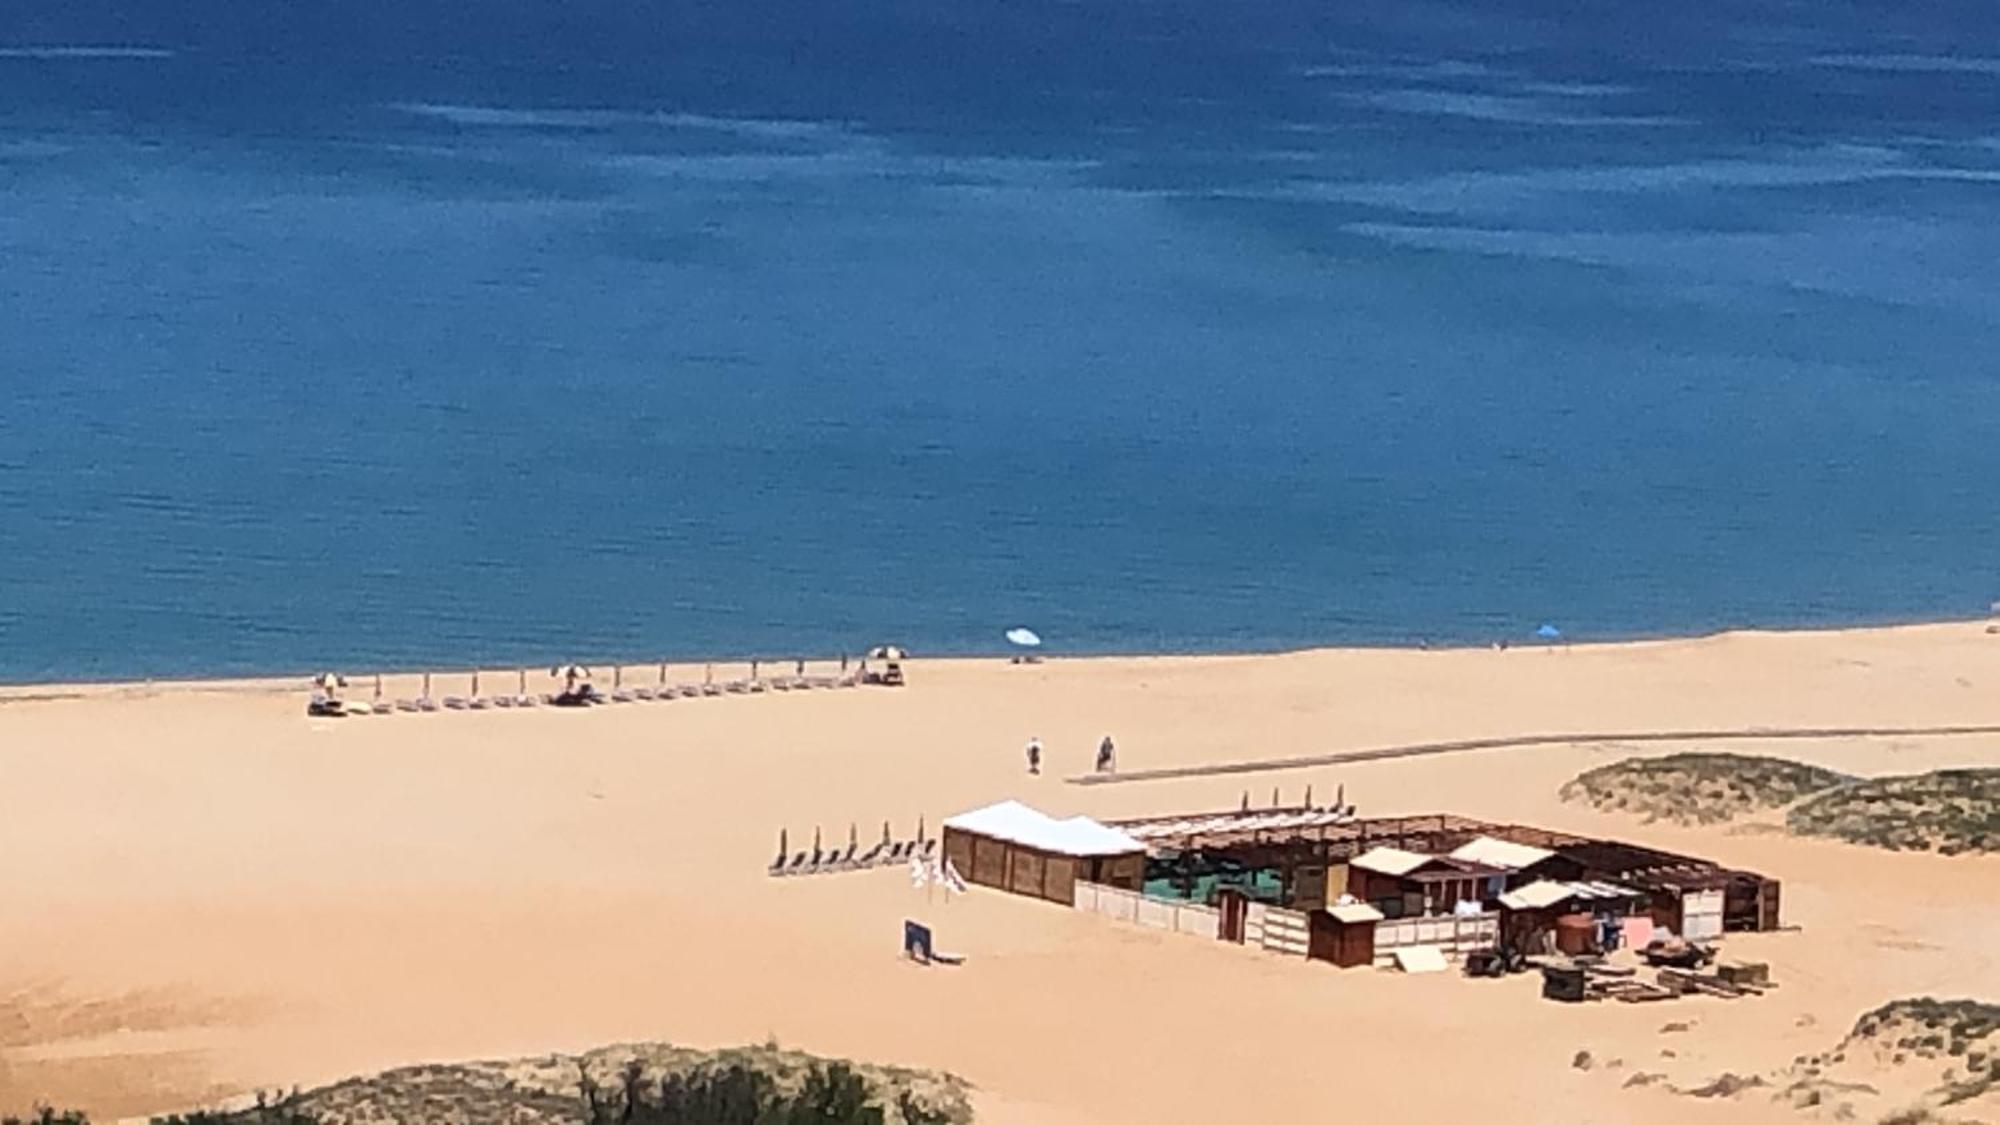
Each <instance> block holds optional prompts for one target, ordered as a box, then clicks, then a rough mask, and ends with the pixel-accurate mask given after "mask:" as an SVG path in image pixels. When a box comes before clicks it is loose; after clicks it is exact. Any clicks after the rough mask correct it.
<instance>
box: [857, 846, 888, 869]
mask: <svg viewBox="0 0 2000 1125" xmlns="http://www.w3.org/2000/svg"><path fill="white" fill-rule="evenodd" d="M888 848H889V845H887V844H877V845H875V846H874V847H872V848H869V849H868V850H867V851H865V852H862V853H861V858H860V859H857V860H855V861H854V865H855V866H856V867H873V866H875V865H876V864H877V863H880V862H881V861H882V853H883V852H885V851H887V850H888Z"/></svg>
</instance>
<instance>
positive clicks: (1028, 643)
mask: <svg viewBox="0 0 2000 1125" xmlns="http://www.w3.org/2000/svg"><path fill="white" fill-rule="evenodd" d="M1007 641H1008V643H1009V644H1016V645H1020V646H1021V647H1022V648H1040V647H1042V637H1041V634H1040V633H1037V632H1035V631H1034V630H1033V629H1025V628H1021V627H1019V626H1016V627H1015V628H1012V629H1009V630H1007Z"/></svg>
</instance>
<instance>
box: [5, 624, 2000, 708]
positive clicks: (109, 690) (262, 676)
mask: <svg viewBox="0 0 2000 1125" xmlns="http://www.w3.org/2000/svg"><path fill="white" fill-rule="evenodd" d="M1973 626H1990V627H1993V628H1995V629H2000V618H1995V617H1991V616H1968V617H1952V618H1938V619H1923V620H1900V621H1893V622H1882V623H1864V624H1852V625H1829V626H1824V627H1796V628H1794V627H1784V628H1762V627H1745V628H1733V629H1721V630H1716V631H1713V632H1707V633H1672V634H1643V635H1632V636H1624V637H1592V638H1589V639H1587V640H1578V641H1571V640H1568V639H1562V640H1555V641H1546V640H1542V639H1539V638H1535V637H1532V636H1530V637H1526V638H1523V639H1521V640H1520V641H1519V642H1518V643H1516V642H1514V641H1512V640H1511V639H1510V640H1509V643H1508V646H1507V648H1506V650H1505V651H1506V652H1510V653H1511V652H1515V651H1522V652H1532V651H1543V650H1547V651H1589V650H1603V649H1638V648H1644V647H1648V646H1661V645H1693V644H1702V643H1712V642H1716V641H1723V640H1728V639H1731V638H1770V639H1798V638H1814V637H1821V638H1823V637H1831V636H1839V635H1853V636H1869V635H1885V634H1893V633H1907V632H1920V631H1925V630H1949V629H1954V628H1959V627H1973ZM1495 643H1497V642H1495ZM1493 649H1494V644H1444V645H1422V644H1419V645H1411V644H1389V643H1384V644H1338V645H1309V646H1305V647H1300V648H1279V649H1214V650H1204V651H1185V652H1183V651H1174V650H1164V651H1086V652H1075V653H1060V654H1047V653H1045V654H1044V655H1043V657H1042V660H1041V661H1040V662H1041V663H1044V664H1056V663H1061V664H1099V665H1114V664H1135V663H1142V662H1154V663H1198V662H1204V661H1236V660H1283V659H1290V658H1299V657H1311V656H1353V655H1385V654H1399V655H1417V654H1448V653H1466V652H1483V651H1489V650H1493ZM1011 655H1012V654H1011V653H1009V652H1003V651H995V652H990V653H976V652H939V653H936V654H931V653H926V652H922V651H913V652H912V653H911V655H910V657H909V660H908V663H911V664H915V665H920V666H932V667H935V666H940V665H942V666H946V667H951V666H960V667H963V666H968V665H981V664H989V663H994V662H1002V663H1004V662H1007V661H1008V660H1009V658H1010V656H1011ZM753 659H754V660H756V661H757V662H758V663H760V664H765V665H770V666H772V667H779V666H783V665H787V664H790V663H792V662H794V661H796V660H798V659H799V658H798V657H796V656H786V657H763V656H759V657H754V658H753V657H750V656H731V657H719V658H714V659H680V660H672V659H669V660H666V661H665V664H666V665H667V666H668V667H669V668H686V667H689V666H694V667H707V666H710V665H712V666H714V667H715V668H717V669H722V668H736V667H746V668H747V667H748V666H749V665H750V663H751V661H752V660H753ZM840 659H841V657H840V656H839V655H838V654H835V655H832V656H816V657H807V658H806V665H807V667H808V668H811V667H815V666H819V665H824V664H828V663H834V662H837V661H839V660H840ZM847 659H849V660H850V661H852V660H856V659H858V657H857V656H854V655H852V654H850V655H849V656H848V657H847ZM563 662H564V661H563V660H558V661H557V663H558V664H560V663H563ZM661 663H662V661H660V660H658V659H653V660H632V661H623V662H618V663H613V662H610V661H605V662H602V663H592V664H590V667H592V668H602V669H605V670H607V671H608V670H610V669H613V668H625V669H652V668H657V667H659V665H660V664H661ZM543 666H545V665H543V664H529V665H525V666H523V665H506V664H493V665H481V666H479V667H477V668H474V667H473V666H471V665H464V664H459V665H451V666H434V667H430V668H420V667H396V668H387V667H385V668H380V669H376V668H367V669H363V670H360V671H353V672H350V671H348V670H347V669H341V668H338V667H337V666H336V667H335V668H334V670H336V671H340V672H341V674H342V675H346V676H348V678H349V681H350V686H349V689H348V690H349V691H350V692H353V691H354V689H355V687H356V686H359V685H363V684H366V683H372V681H373V679H374V678H375V677H376V676H378V675H379V676H380V677H382V679H383V680H384V681H385V682H387V681H389V680H408V679H412V678H416V677H421V676H424V675H426V674H429V675H433V676H469V675H471V674H472V673H473V672H475V671H477V672H478V673H479V674H481V675H488V674H496V675H507V674H513V673H517V672H519V671H521V670H523V668H524V667H525V669H526V670H527V671H528V674H529V676H530V677H531V678H533V677H535V676H537V675H538V673H536V672H535V671H534V670H535V669H536V668H539V667H543ZM324 670H326V669H325V668H324V667H322V668H315V669H312V670H302V671H282V670H280V671H272V672H259V673H254V674H250V675H218V676H202V675H198V674H196V675H188V676H180V675H176V676H171V677H161V678H141V679H114V680H31V681H5V680H0V705H4V704H7V703H28V702H44V703H52V702H73V701H78V700H87V699H93V698H101V697H107V696H125V697H129V696H132V695H143V694H154V693H157V694H198V693H203V692H219V693H229V694H260V693H262V694H277V693H283V692H290V691H299V690H304V689H305V687H306V681H308V680H310V679H311V678H312V677H313V676H315V675H317V674H319V672H320V671H324Z"/></svg>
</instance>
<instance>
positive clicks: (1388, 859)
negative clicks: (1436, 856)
mask: <svg viewBox="0 0 2000 1125" xmlns="http://www.w3.org/2000/svg"><path fill="white" fill-rule="evenodd" d="M1432 858H1433V857H1431V856H1427V855H1419V854H1417V853H1416V852H1406V851H1404V850H1403V849H1401V848H1370V849H1368V850H1367V851H1365V852H1362V853H1361V854H1360V855H1358V856H1355V857H1354V858H1353V859H1351V860H1349V861H1348V866H1350V867H1359V868H1360V869H1361V870H1363V871H1374V872H1377V873H1379V874H1382V875H1408V874H1409V873H1410V872H1412V871H1415V870H1416V869H1417V868H1419V867H1422V866H1423V865H1424V864H1426V863H1429V862H1430V861H1431V859H1432Z"/></svg>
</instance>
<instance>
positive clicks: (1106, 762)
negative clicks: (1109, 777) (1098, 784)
mask: <svg viewBox="0 0 2000 1125" xmlns="http://www.w3.org/2000/svg"><path fill="white" fill-rule="evenodd" d="M1117 768H1118V748H1117V747H1115V746H1113V745H1111V736H1110V735H1108V734H1107V735H1105V736H1104V741H1103V742H1100V743H1098V744H1097V772H1098V773H1111V772H1113V771H1114V770H1116V769H1117Z"/></svg>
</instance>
